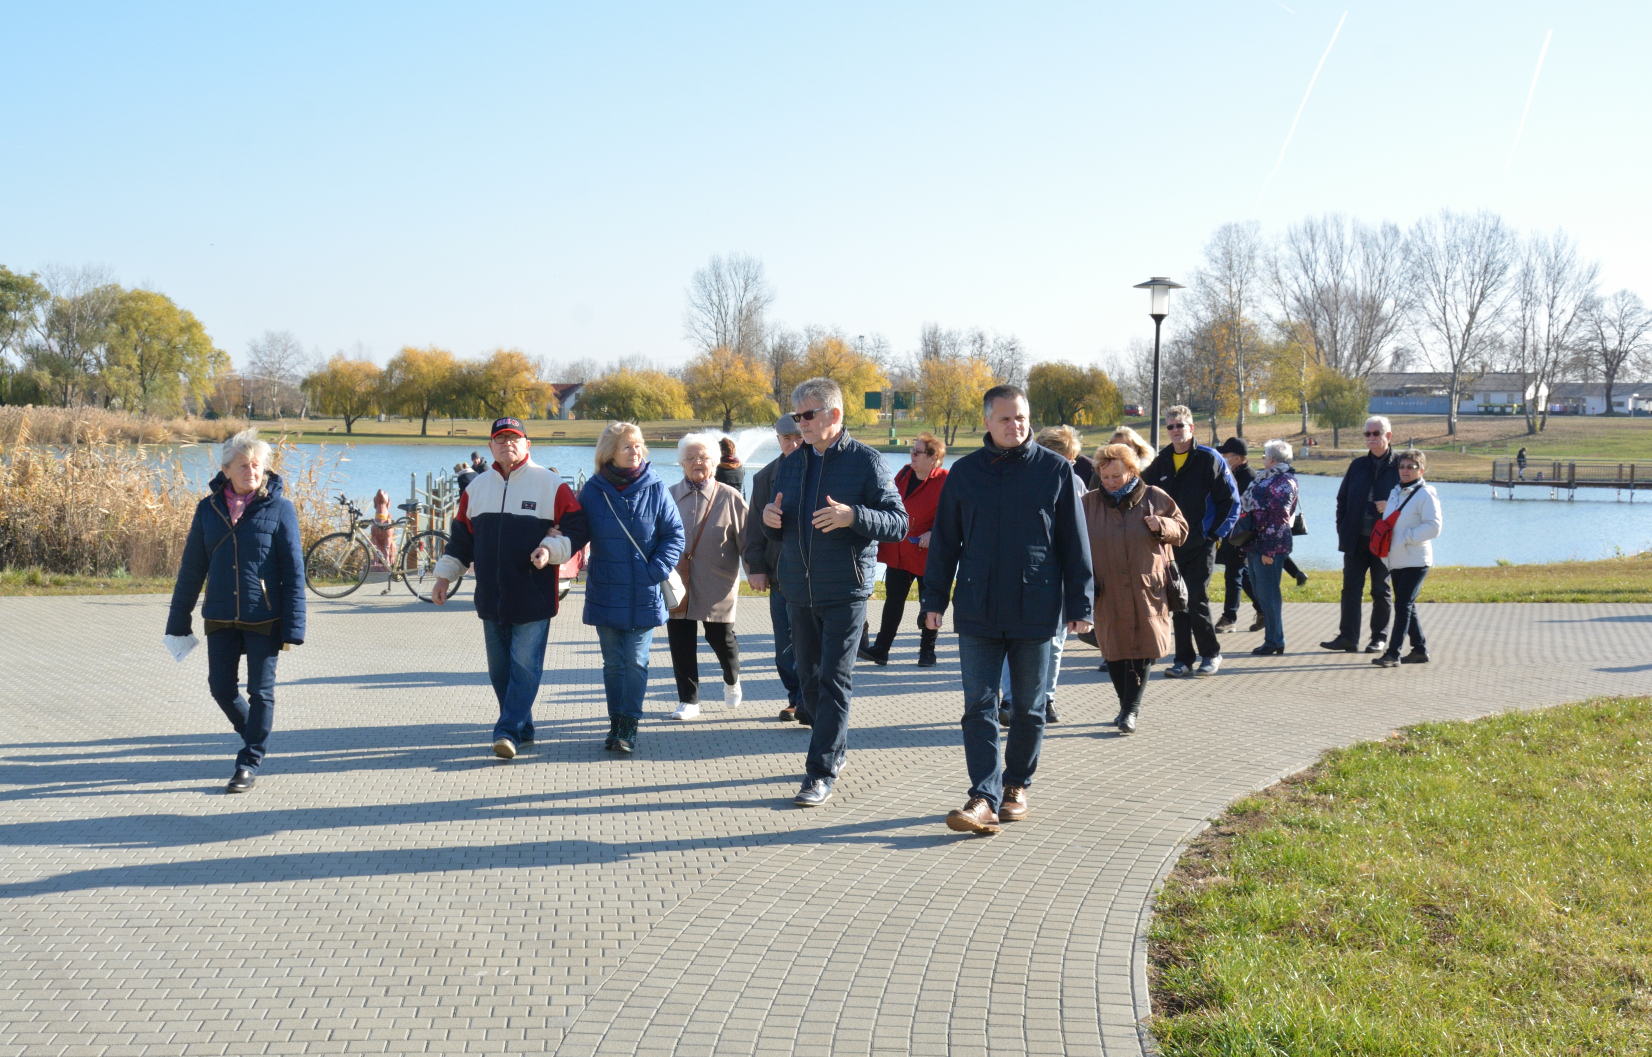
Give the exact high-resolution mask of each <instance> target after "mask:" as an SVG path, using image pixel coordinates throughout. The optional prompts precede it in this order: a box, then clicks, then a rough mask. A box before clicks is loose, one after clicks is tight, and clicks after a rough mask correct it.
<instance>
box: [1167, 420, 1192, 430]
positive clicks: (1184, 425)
mask: <svg viewBox="0 0 1652 1057" xmlns="http://www.w3.org/2000/svg"><path fill="white" fill-rule="evenodd" d="M1164 428H1165V429H1168V430H1172V431H1175V430H1178V429H1192V428H1193V424H1192V423H1190V422H1172V423H1170V424H1169V425H1167V426H1165V427H1164Z"/></svg>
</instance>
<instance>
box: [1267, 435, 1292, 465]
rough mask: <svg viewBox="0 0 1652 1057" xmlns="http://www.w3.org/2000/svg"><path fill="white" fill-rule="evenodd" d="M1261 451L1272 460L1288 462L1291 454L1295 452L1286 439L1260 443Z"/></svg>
mask: <svg viewBox="0 0 1652 1057" xmlns="http://www.w3.org/2000/svg"><path fill="white" fill-rule="evenodd" d="M1262 452H1263V454H1265V455H1266V456H1267V457H1268V458H1270V459H1272V460H1273V461H1274V462H1290V461H1291V456H1292V455H1294V454H1296V453H1295V452H1293V451H1292V450H1291V442H1290V441H1288V440H1270V441H1268V442H1267V443H1266V444H1264V445H1262Z"/></svg>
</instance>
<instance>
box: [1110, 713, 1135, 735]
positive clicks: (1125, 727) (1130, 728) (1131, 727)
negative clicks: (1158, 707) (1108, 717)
mask: <svg viewBox="0 0 1652 1057" xmlns="http://www.w3.org/2000/svg"><path fill="white" fill-rule="evenodd" d="M1113 723H1114V725H1115V726H1117V727H1118V728H1119V733H1120V734H1134V733H1135V732H1136V709H1134V708H1121V709H1119V714H1118V718H1117V719H1115V720H1113Z"/></svg>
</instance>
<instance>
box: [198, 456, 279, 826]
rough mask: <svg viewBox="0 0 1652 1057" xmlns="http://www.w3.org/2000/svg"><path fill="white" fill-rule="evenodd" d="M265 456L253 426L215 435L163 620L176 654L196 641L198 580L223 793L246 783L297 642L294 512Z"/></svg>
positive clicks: (258, 756) (249, 785)
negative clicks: (223, 753) (219, 721)
mask: <svg viewBox="0 0 1652 1057" xmlns="http://www.w3.org/2000/svg"><path fill="white" fill-rule="evenodd" d="M269 462H270V446H269V445H268V444H266V443H265V442H264V441H261V440H259V439H258V431H257V430H255V429H249V430H246V431H244V432H242V433H237V434H236V435H235V436H233V437H231V438H230V439H229V440H227V441H225V442H224V445H223V458H222V460H221V463H220V465H221V469H220V471H219V473H218V476H217V477H215V478H213V480H212V484H211V485H210V486H208V488H209V491H208V495H207V497H206V498H205V499H203V500H201V502H200V504H199V505H197V506H196V507H195V520H194V521H193V522H191V524H190V526H189V539H188V540H187V541H186V542H185V544H184V556H183V561H182V562H181V563H180V564H179V567H178V582H177V584H176V586H174V587H173V589H172V612H171V615H170V616H169V617H168V618H167V622H166V645H167V648H168V649H169V650H171V651H172V655H173V656H174V657H176V658H177V659H178V660H180V661H181V660H183V659H184V657H185V656H187V655H188V653H189V651H190V650H191V649H193V648H194V647H195V645H196V643H197V640H196V638H195V636H194V634H193V633H192V631H191V626H190V625H191V619H190V618H191V615H192V614H193V613H194V610H195V601H196V599H197V598H199V597H200V594H201V588H202V586H205V587H206V601H205V602H204V603H202V605H201V618H202V622H203V623H204V624H205V625H206V637H207V685H208V686H209V687H210V688H211V689H212V696H213V699H214V700H216V701H217V702H218V707H219V708H221V709H223V711H224V715H225V716H227V717H228V718H229V722H230V726H231V727H233V728H235V733H237V734H239V735H241V741H242V748H241V751H240V752H239V753H237V754H236V757H235V775H234V777H232V778H231V779H230V780H229V785H228V786H226V787H225V789H224V791H225V792H226V793H244V792H246V791H247V790H248V789H251V788H252V784H253V782H254V781H255V780H256V778H257V775H258V768H259V765H260V764H262V763H263V761H264V743H265V742H266V741H268V740H269V736H270V731H271V730H272V729H273V728H274V725H275V662H276V659H277V658H278V657H279V656H280V655H281V651H282V650H284V649H286V648H287V647H289V646H296V645H299V644H300V643H302V642H303V641H304V559H303V556H302V554H301V552H300V548H299V534H298V511H297V510H296V509H295V508H294V507H293V504H292V503H291V501H289V500H287V499H283V498H282V496H281V478H280V477H279V476H278V475H276V474H273V473H270V472H269V471H268V470H267V469H266V468H267V467H268V466H269ZM243 655H244V656H245V657H246V658H247V692H246V695H245V696H242V694H241V658H242V656H243Z"/></svg>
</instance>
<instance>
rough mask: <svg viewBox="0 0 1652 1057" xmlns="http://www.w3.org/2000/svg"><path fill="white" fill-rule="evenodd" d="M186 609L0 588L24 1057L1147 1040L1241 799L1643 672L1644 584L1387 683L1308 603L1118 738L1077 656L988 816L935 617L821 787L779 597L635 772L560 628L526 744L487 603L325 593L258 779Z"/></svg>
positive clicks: (658, 702)
mask: <svg viewBox="0 0 1652 1057" xmlns="http://www.w3.org/2000/svg"><path fill="white" fill-rule="evenodd" d="M570 601H572V602H574V603H575V608H574V612H575V613H577V601H578V599H577V596H576V597H575V598H574V599H571V600H570ZM163 603H164V600H162V599H156V598H132V599H0V627H3V628H4V634H3V636H0V700H3V701H4V708H3V709H0V803H3V804H4V810H3V812H0V845H3V848H4V851H3V854H0V980H3V982H4V987H3V989H0V1057H3V1055H6V1054H28V1055H29V1057H43V1055H48V1054H80V1053H85V1054H105V1055H117V1054H145V1055H161V1054H193V1053H212V1054H232V1055H243V1054H258V1053H391V1054H403V1053H427V1052H428V1053H458V1052H467V1053H468V1052H481V1053H500V1052H507V1053H517V1052H557V1053H566V1054H595V1053H666V1052H671V1053H682V1054H699V1053H742V1054H743V1053H754V1052H765V1053H767V1052H786V1053H797V1054H814V1053H821V1054H824V1053H828V1052H830V1053H867V1052H878V1053H912V1054H973V1053H985V1052H987V1051H988V1050H991V1051H992V1052H993V1053H994V1054H995V1055H996V1054H1009V1053H1019V1052H1026V1053H1055V1052H1063V1053H1076V1054H1095V1053H1105V1054H1139V1053H1140V1052H1141V1045H1142V1044H1141V1042H1140V1039H1139V1036H1138V1032H1137V1028H1136V1022H1137V1018H1138V1016H1140V1015H1141V1014H1143V1013H1144V1012H1145V1011H1146V1009H1147V1004H1146V995H1145V987H1144V984H1143V980H1144V976H1143V963H1142V951H1141V949H1140V947H1139V945H1138V942H1139V941H1138V937H1139V935H1140V930H1141V927H1142V924H1143V918H1144V912H1145V906H1146V902H1147V900H1148V897H1149V895H1150V894H1151V892H1152V889H1153V886H1154V885H1155V883H1156V881H1157V880H1158V879H1159V878H1160V877H1161V876H1162V874H1163V873H1164V872H1165V870H1166V869H1167V868H1168V865H1169V863H1170V862H1171V861H1172V858H1173V856H1174V854H1175V850H1176V848H1177V846H1178V844H1179V843H1180V842H1181V841H1183V840H1185V839H1186V838H1187V837H1188V836H1189V835H1190V834H1191V833H1192V832H1194V831H1195V830H1196V829H1197V828H1198V827H1199V826H1200V824H1201V823H1202V822H1203V820H1205V819H1206V818H1208V817H1210V816H1211V815H1212V814H1214V813H1215V812H1217V811H1218V810H1219V809H1220V808H1221V807H1222V806H1223V805H1224V804H1226V803H1227V802H1229V801H1231V800H1232V799H1234V798H1235V797H1237V796H1240V795H1242V794H1243V793H1245V792H1246V791H1248V790H1251V789H1254V788H1257V787H1259V786H1262V785H1265V784H1267V783H1269V782H1270V781H1272V780H1273V779H1275V778H1276V777H1278V776H1280V775H1282V774H1285V773H1288V772H1290V771H1293V770H1296V769H1298V768H1300V767H1302V766H1304V765H1306V764H1307V763H1309V762H1310V761H1311V760H1312V759H1313V758H1314V757H1315V755H1316V754H1317V753H1318V752H1319V751H1320V750H1322V749H1324V748H1325V747H1327V746H1330V745H1335V744H1340V743H1345V742H1348V741H1351V740H1355V739H1360V738H1370V737H1378V736H1381V735H1382V734H1384V733H1385V732H1386V731H1388V730H1390V729H1392V728H1393V727H1395V726H1397V725H1401V724H1404V723H1409V722H1414V721H1417V720H1421V719H1439V718H1447V717H1469V716H1475V715H1480V714H1483V713H1486V712H1488V711H1493V710H1497V709H1501V708H1507V707H1515V706H1535V705H1542V704H1550V703H1555V702H1561V701H1569V700H1575V699H1578V698H1581V697H1585V696H1588V695H1590V694H1597V693H1647V692H1652V606H1627V605H1619V606H1468V605H1461V606H1452V605H1430V606H1428V607H1426V609H1425V610H1424V619H1425V621H1426V626H1427V628H1428V632H1429V635H1430V637H1431V639H1432V641H1433V642H1435V643H1436V644H1437V646H1436V650H1437V654H1438V656H1439V657H1440V658H1441V661H1442V663H1436V664H1433V665H1430V666H1428V667H1427V668H1423V669H1414V668H1402V669H1398V670H1393V671H1380V670H1378V669H1375V668H1372V667H1371V666H1370V665H1369V664H1368V663H1367V659H1366V658H1365V657H1363V656H1342V655H1338V656H1332V655H1329V654H1325V653H1323V652H1321V651H1319V650H1318V649H1314V648H1312V647H1313V643H1314V642H1315V641H1317V640H1318V639H1319V638H1321V637H1324V636H1325V634H1326V633H1327V632H1328V630H1329V628H1330V627H1331V625H1332V624H1333V623H1334V621H1335V617H1334V614H1333V611H1332V608H1331V607H1328V606H1309V605H1302V606H1290V607H1287V613H1286V624H1287V629H1288V632H1289V638H1290V642H1291V650H1292V653H1291V654H1289V655H1287V656H1285V657H1283V658H1270V659H1266V660H1261V659H1254V658H1251V657H1250V656H1249V655H1248V652H1247V651H1248V649H1249V648H1250V647H1251V646H1252V645H1254V644H1255V643H1256V642H1258V641H1259V640H1260V636H1259V635H1236V636H1230V637H1228V640H1227V641H1228V642H1229V644H1230V647H1229V648H1230V649H1234V650H1235V653H1234V654H1232V655H1230V659H1229V661H1228V663H1227V666H1226V667H1225V668H1224V669H1223V671H1222V674H1221V675H1220V676H1218V677H1216V678H1214V679H1208V680H1200V681H1198V682H1195V683H1176V682H1172V681H1163V680H1157V679H1156V680H1155V681H1154V682H1153V683H1152V685H1151V686H1150V687H1149V689H1148V696H1147V701H1146V705H1145V710H1144V716H1143V731H1142V733H1140V734H1138V735H1137V736H1135V737H1134V738H1129V739H1124V738H1119V737H1117V736H1115V735H1114V734H1113V733H1112V732H1111V731H1110V730H1109V729H1107V728H1104V727H1103V726H1102V725H1101V721H1102V720H1104V719H1107V718H1110V717H1111V715H1112V713H1113V711H1114V708H1113V704H1112V701H1113V697H1112V693H1111V690H1110V689H1109V687H1108V686H1107V685H1106V684H1105V682H1103V681H1102V680H1101V677H1100V676H1099V675H1098V674H1097V673H1096V671H1095V664H1096V661H1097V657H1096V654H1095V653H1094V652H1093V651H1089V650H1087V649H1084V648H1082V647H1080V648H1077V649H1075V651H1074V652H1073V653H1072V654H1070V658H1071V660H1070V663H1069V664H1068V666H1067V671H1066V673H1065V674H1064V676H1063V681H1062V690H1061V693H1060V697H1059V701H1060V705H1061V710H1062V712H1063V714H1064V717H1065V720H1066V721H1065V722H1063V723H1062V724H1060V725H1059V726H1056V727H1054V728H1052V731H1051V736H1050V737H1049V739H1048V740H1047V742H1046V744H1045V750H1044V762H1043V765H1042V768H1041V770H1040V771H1039V774H1038V781H1037V784H1036V786H1035V787H1034V791H1033V811H1034V814H1033V816H1032V818H1031V819H1030V820H1029V821H1027V822H1025V823H1022V824H1019V825H1015V826H1011V827H1007V828H1006V829H1005V831H1004V833H1003V834H1002V835H1000V836H997V837H991V838H966V837H960V836H959V835H956V834H953V833H950V832H949V831H947V830H946V829H945V828H944V827H943V826H942V825H941V824H940V820H941V817H942V815H943V814H944V813H945V812H946V811H947V810H948V809H949V808H952V807H955V806H957V805H958V804H960V803H961V802H962V794H963V792H964V789H965V787H966V785H967V782H966V779H965V776H964V765H963V753H962V751H961V748H960V741H959V733H958V716H959V711H960V708H959V706H960V692H959V689H958V682H957V667H956V656H957V655H956V649H955V647H954V646H953V645H952V643H951V642H949V641H948V640H947V639H946V638H943V640H942V653H941V659H942V664H941V666H940V667H938V668H933V669H918V668H916V667H915V666H914V665H913V661H914V659H915V657H916V636H915V635H912V634H907V635H904V636H903V638H902V640H901V641H900V642H899V643H898V645H897V649H896V652H895V655H894V658H893V661H892V663H891V664H890V666H889V667H888V668H884V669H876V668H872V667H870V666H866V665H862V666H861V668H860V669H859V671H858V672H857V678H856V683H857V686H856V689H857V696H856V704H855V712H854V730H853V733H852V736H851V751H850V762H849V769H848V772H847V774H846V776H845V777H844V779H843V780H842V781H841V782H840V783H839V785H838V790H839V791H838V795H837V798H836V799H835V800H834V801H833V802H832V803H831V804H830V805H829V806H828V807H827V808H826V809H825V810H822V811H812V812H807V811H801V810H798V809H796V808H793V807H792V806H791V804H790V797H791V795H792V793H793V792H794V791H795V788H796V785H797V782H798V780H799V777H800V768H801V759H802V751H803V746H804V742H805V738H806V735H805V734H804V732H803V731H802V729H801V728H798V727H796V726H782V725H780V724H778V723H776V722H774V721H773V719H772V718H771V717H772V716H773V714H774V711H775V709H776V708H777V707H778V706H777V705H776V704H775V700H776V698H777V697H778V683H777V681H776V680H775V679H774V677H773V675H772V668H771V667H770V665H769V653H768V647H769V640H768V636H767V634H766V612H765V610H764V607H762V606H761V605H751V604H749V603H748V604H746V605H743V606H742V609H741V617H742V619H741V640H742V646H743V648H744V651H745V654H746V661H747V669H748V672H749V682H748V684H747V700H748V702H749V703H748V705H747V706H746V707H745V708H743V709H741V710H740V711H739V712H738V713H732V714H731V713H729V712H726V711H723V710H722V709H720V708H719V707H718V706H717V705H715V704H712V705H709V706H708V707H707V709H706V715H705V717H704V719H703V720H702V721H700V722H696V723H692V724H671V723H670V722H669V721H667V720H665V719H664V718H663V711H664V710H666V709H668V708H669V707H671V705H670V699H671V698H673V697H674V696H675V695H674V694H672V693H671V692H670V679H669V673H670V662H669V659H668V658H667V656H666V653H665V650H664V643H663V636H662V637H661V638H662V641H660V642H659V643H657V648H656V651H655V654H654V668H653V671H654V682H653V688H652V689H653V692H652V694H651V700H650V706H649V707H650V709H651V711H652V713H653V715H652V716H651V718H650V721H649V722H648V723H646V724H645V726H644V728H643V733H642V738H641V742H640V752H639V753H638V755H637V756H636V757H635V758H632V759H628V760H616V759H611V758H608V756H607V755H606V754H604V753H603V752H602V751H601V739H602V736H603V734H604V733H605V731H606V725H605V722H604V716H605V711H604V707H603V704H602V691H601V684H600V675H599V672H598V653H597V648H596V645H595V642H594V641H593V638H592V636H591V635H590V633H589V631H588V629H585V628H583V627H582V626H581V625H579V624H578V622H577V618H575V619H569V618H568V617H566V616H564V617H563V618H560V619H559V620H558V621H556V622H554V623H553V631H552V636H553V639H552V645H551V656H550V658H549V667H550V671H549V672H548V673H547V678H548V682H549V683H550V684H551V685H550V687H549V688H548V689H547V691H546V692H545V693H543V694H542V695H541V698H540V704H539V707H538V723H539V729H540V736H541V739H542V740H541V741H540V742H539V744H538V745H537V746H535V747H534V748H533V749H532V751H530V752H528V753H526V754H525V755H524V756H522V757H521V758H519V759H517V760H516V761H514V762H511V763H503V762H499V761H495V760H494V759H493V758H492V757H491V756H490V755H489V754H488V753H487V750H486V747H485V742H486V741H487V738H488V732H489V729H490V727H491V724H492V718H493V712H494V705H493V700H492V695H491V692H490V691H489V689H488V687H487V685H486V683H485V679H484V676H483V674H482V672H481V671H480V665H481V663H482V649H481V634H480V630H479V629H478V627H477V626H476V622H475V620H474V618H473V616H472V615H471V613H470V612H469V611H468V607H467V608H466V609H464V610H460V611H455V610H454V609H451V608H450V609H448V610H445V611H437V610H435V609H433V608H431V607H429V606H414V605H408V604H405V603H403V602H402V600H401V599H400V598H394V597H393V598H391V599H378V598H373V597H367V598H364V599H362V602H361V603H360V604H354V603H352V604H338V603H321V604H316V605H315V606H314V608H313V609H312V617H311V643H310V644H308V645H306V646H304V647H302V648H301V649H299V650H297V651H295V652H293V653H291V654H287V655H286V656H285V658H284V659H283V661H282V667H281V684H280V688H279V696H278V701H279V707H278V716H277V731H276V735H275V737H274V739H273V740H272V742H271V756H270V758H269V760H268V761H267V764H266V766H265V768H264V770H265V774H264V776H263V777H261V778H260V779H259V783H258V786H257V788H256V789H255V790H253V792H252V793H250V794H248V795H246V796H240V797H227V796H224V795H222V794H221V792H220V790H221V788H222V785H223V782H224V780H225V779H226V778H227V777H228V774H229V769H230V758H231V756H232V754H233V752H234V748H235V744H234V739H233V737H232V736H231V735H230V734H228V733H227V732H226V731H225V730H224V729H223V720H222V717H221V716H220V715H219V713H218V712H217V709H216V708H215V707H214V706H213V705H212V703H211V700H210V698H209V697H208V695H207V691H206V685H205V683H206V677H205V658H204V656H201V654H197V655H196V656H192V657H191V658H189V660H188V661H186V662H185V663H184V664H182V665H178V664H174V663H173V662H172V661H171V660H170V658H168V657H167V656H166V655H165V653H164V651H163V649H162V647H161V644H160V641H159V635H160V629H161V625H162V620H163ZM202 653H204V651H202ZM705 657H706V665H705V667H706V670H707V671H708V673H709V671H710V669H711V664H710V654H709V650H707V651H705Z"/></svg>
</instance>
